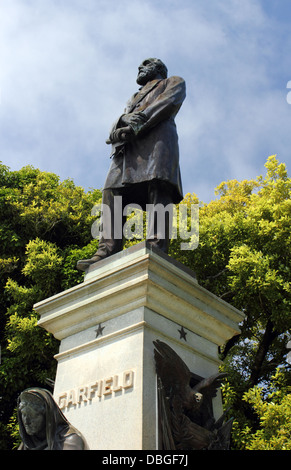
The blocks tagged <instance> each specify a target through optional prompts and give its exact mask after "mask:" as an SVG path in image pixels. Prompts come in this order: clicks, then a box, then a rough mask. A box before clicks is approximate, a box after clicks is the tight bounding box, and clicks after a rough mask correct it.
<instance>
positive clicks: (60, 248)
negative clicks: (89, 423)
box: [0, 156, 291, 450]
mask: <svg viewBox="0 0 291 470" xmlns="http://www.w3.org/2000/svg"><path fill="white" fill-rule="evenodd" d="M266 170H267V172H266V175H265V177H262V176H260V177H258V178H257V179H256V180H251V181H246V180H245V181H237V180H232V181H228V182H223V183H221V185H219V187H218V188H217V190H216V195H217V197H216V199H215V200H213V201H211V202H210V203H209V204H203V203H200V214H199V217H200V226H199V245H198V248H197V249H196V250H193V251H182V250H181V249H180V243H181V241H182V240H180V239H177V240H172V242H171V245H170V252H169V254H170V255H171V256H173V257H175V258H176V259H178V260H179V261H181V262H182V263H184V264H185V265H187V266H189V267H190V268H192V269H193V270H194V271H195V272H196V274H197V278H198V281H199V283H200V284H201V285H203V286H204V287H205V288H207V289H209V290H210V291H211V292H213V293H214V294H216V295H217V296H219V297H221V298H222V299H224V300H225V301H227V302H229V303H231V304H232V305H234V306H235V307H237V308H238V309H240V310H242V311H243V312H244V313H245V320H244V322H243V323H242V324H241V325H240V328H241V334H240V335H238V336H236V337H234V338H232V339H231V340H230V341H229V342H228V343H227V344H225V345H222V347H221V350H220V355H221V359H222V361H223V364H222V369H223V370H225V371H226V372H227V373H228V377H227V381H225V383H224V385H223V396H224V404H225V408H226V409H227V408H228V407H229V408H230V410H229V415H230V416H233V417H234V418H235V420H234V426H233V434H232V446H233V448H235V449H250V450H251V449H258V448H270V449H279V448H280V449H289V447H288V446H289V444H290V428H289V427H288V425H287V423H284V422H283V418H282V416H283V415H285V416H287V417H288V416H290V385H291V379H290V366H289V365H288V363H287V361H286V354H287V350H286V345H287V342H288V340H290V337H291V335H290V333H291V331H290V330H291V315H290V244H291V234H290V221H291V201H290V188H291V180H290V178H289V177H288V175H287V170H286V166H285V165H284V164H282V163H281V164H280V163H279V162H278V160H277V158H276V157H275V156H272V157H269V159H268V160H267V163H266ZM100 199H101V192H100V191H98V190H96V191H89V192H88V193H87V194H86V193H85V192H84V190H83V189H82V188H79V187H76V186H75V185H74V184H73V182H72V181H70V180H66V181H64V182H60V181H59V178H58V177H57V176H56V175H54V174H52V173H45V172H41V171H39V170H36V169H34V168H31V167H25V168H23V169H22V170H20V171H18V172H11V171H10V170H9V169H8V168H7V167H5V166H3V165H2V166H1V167H0V209H1V211H0V241H1V243H0V289H1V293H2V295H1V297H0V326H1V330H0V341H1V346H2V363H1V368H0V376H1V382H0V396H1V401H0V420H1V425H0V448H1V449H5V448H11V446H12V441H11V438H10V435H11V436H16V435H17V433H16V431H15V426H16V424H15V415H13V408H14V406H15V403H16V397H17V395H18V394H19V392H20V391H21V390H22V389H23V388H25V387H26V386H30V385H34V386H37V385H40V386H43V385H44V383H45V380H46V378H54V373H55V361H54V359H53V355H54V354H55V352H56V351H57V346H58V345H57V341H56V340H55V339H54V338H52V336H51V335H49V334H48V333H47V332H45V331H44V330H42V329H40V328H38V327H36V322H37V315H36V314H35V312H34V311H33V309H32V306H33V304H34V303H35V302H37V301H38V300H41V299H43V298H46V297H48V296H50V295H53V294H54V293H57V292H60V291H62V290H64V289H67V288H69V287H71V286H73V285H75V284H77V283H79V282H82V280H83V276H82V274H80V273H79V272H77V271H76V269H75V265H76V262H77V260H78V259H81V258H87V257H88V256H91V255H92V254H93V253H94V251H96V247H97V242H96V240H92V238H91V234H90V227H91V224H92V217H91V216H90V213H91V209H92V207H93V205H94V203H95V202H98V201H100ZM197 202H198V199H197V196H195V195H190V194H188V195H186V196H185V199H184V201H183V203H185V204H188V205H189V208H190V206H191V204H193V203H197ZM139 241H140V240H131V241H128V242H127V244H126V247H128V246H130V245H131V244H132V243H137V242H139Z"/></svg>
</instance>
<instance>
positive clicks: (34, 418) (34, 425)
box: [21, 405, 45, 436]
mask: <svg viewBox="0 0 291 470" xmlns="http://www.w3.org/2000/svg"><path fill="white" fill-rule="evenodd" d="M21 417H22V422H23V425H24V427H25V431H26V432H27V434H28V435H29V436H40V435H42V434H43V431H44V428H45V417H44V413H41V412H40V411H39V410H37V409H36V408H34V407H32V406H29V405H26V406H25V407H23V408H22V410H21Z"/></svg>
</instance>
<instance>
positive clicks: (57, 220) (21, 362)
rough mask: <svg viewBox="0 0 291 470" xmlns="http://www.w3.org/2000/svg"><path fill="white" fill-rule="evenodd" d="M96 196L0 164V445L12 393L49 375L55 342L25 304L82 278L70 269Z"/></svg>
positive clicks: (5, 440) (85, 241)
mask: <svg viewBox="0 0 291 470" xmlns="http://www.w3.org/2000/svg"><path fill="white" fill-rule="evenodd" d="M100 198H101V192H100V191H98V190H95V191H89V192H88V193H87V194H86V193H85V192H84V190H83V188H81V187H77V186H75V185H74V183H73V182H72V181H71V180H65V181H63V182H60V180H59V178H58V177H57V176H56V175H55V174H53V173H47V172H41V171H40V170H37V169H34V168H32V167H24V168H22V169H21V170H20V171H14V172H13V171H10V170H9V168H7V167H6V166H4V165H1V166H0V289H1V298H0V326H1V330H0V342H1V353H2V354H1V366H0V397H1V399H0V421H1V425H0V448H1V449H7V448H11V446H12V441H11V437H10V432H8V429H10V430H11V434H12V435H15V425H14V424H13V423H14V421H15V418H14V417H13V410H14V407H15V405H16V399H17V396H18V394H19V392H21V391H22V390H23V389H24V388H26V387H28V386H37V385H38V386H45V384H46V380H47V379H54V375H55V361H54V359H53V356H54V354H55V353H56V352H57V350H58V342H57V341H56V340H55V339H54V338H53V337H52V336H51V335H50V334H49V333H47V332H45V331H44V330H42V329H41V328H39V327H37V320H38V317H37V314H36V313H35V312H34V311H33V304H34V303H35V302H38V301H39V300H42V299H44V298H46V297H49V296H51V295H54V294H56V293H58V292H60V291H62V290H64V289H66V288H68V287H71V286H73V285H75V284H77V283H79V282H82V280H83V276H82V274H81V273H79V272H78V271H77V270H76V269H75V266H76V262H77V260H78V259H80V258H82V257H84V256H87V254H88V253H89V252H91V251H92V249H93V250H94V249H95V248H96V241H95V240H92V238H91V235H90V228H91V224H92V220H93V219H92V217H91V215H90V214H91V209H92V207H93V205H94V204H95V202H97V201H99V200H100ZM9 423H10V424H9Z"/></svg>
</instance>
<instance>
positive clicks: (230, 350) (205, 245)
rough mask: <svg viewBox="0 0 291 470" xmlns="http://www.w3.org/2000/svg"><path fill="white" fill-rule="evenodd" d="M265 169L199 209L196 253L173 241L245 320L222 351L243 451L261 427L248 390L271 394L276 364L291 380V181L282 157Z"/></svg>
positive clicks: (225, 187)
mask: <svg viewBox="0 0 291 470" xmlns="http://www.w3.org/2000/svg"><path fill="white" fill-rule="evenodd" d="M266 169H267V174H266V176H265V177H262V176H260V177H258V178H257V179H256V180H251V181H241V182H239V181H237V180H231V181H228V182H223V183H221V185H220V186H219V187H218V188H217V191H216V194H217V196H218V197H217V199H215V200H213V201H211V202H210V203H209V204H201V207H200V226H199V237H200V241H199V246H198V248H197V250H195V251H193V252H192V253H189V252H188V253H187V256H185V255H183V254H181V253H179V250H178V245H177V242H179V241H177V242H176V243H174V244H172V254H173V255H174V256H176V257H177V258H178V259H180V260H181V261H183V262H184V263H185V264H187V265H188V266H190V267H191V268H192V269H193V270H194V271H196V273H197V277H198V281H199V283H200V284H201V285H203V286H204V287H206V288H207V289H209V290H210V291H212V292H213V293H215V294H216V295H218V296H219V297H221V298H222V299H224V300H226V301H227V302H229V303H230V304H232V305H234V306H235V307H237V308H238V309H240V310H242V311H243V312H244V313H245V315H246V317H245V321H244V322H243V323H242V325H241V334H240V335H238V336H236V337H234V338H232V339H231V340H230V341H229V342H228V343H227V344H226V345H224V346H223V347H222V348H221V358H222V359H223V361H224V365H223V367H222V368H223V369H224V370H225V371H227V372H228V382H227V384H226V385H225V388H224V395H225V402H226V405H228V406H231V410H230V413H231V414H232V415H233V416H234V417H235V418H236V420H235V425H234V429H235V433H234V439H233V446H234V448H244V447H243V446H244V444H243V443H242V440H241V439H240V432H242V433H243V432H244V430H245V429H246V426H248V427H249V429H251V430H252V432H256V431H257V430H258V429H260V420H259V418H258V414H257V413H256V412H255V410H254V408H253V407H252V406H251V405H252V402H251V400H250V397H251V395H246V394H247V392H248V391H249V390H252V389H253V387H255V386H259V387H261V390H262V393H263V394H268V391H269V389H270V386H271V385H270V384H271V377H272V376H273V375H274V374H275V371H276V369H277V367H280V370H281V374H283V375H284V376H286V380H288V382H289V385H290V383H291V378H290V366H288V364H287V362H286V353H287V350H286V346H287V342H288V340H289V339H290V333H291V315H290V311H291V309H290V306H291V298H290V279H291V275H290V274H291V273H290V254H291V250H290V247H291V231H290V227H291V223H290V222H291V199H290V189H291V180H290V178H288V175H287V170H286V166H285V165H284V164H283V163H281V164H280V163H279V162H278V160H277V158H276V156H271V157H269V158H268V160H267V162H266ZM188 199H191V197H190V196H188ZM195 200H196V199H195V197H193V201H194V202H195ZM247 396H248V397H249V399H248V400H243V397H247ZM286 400H287V401H288V400H289V398H288V399H286ZM288 403H290V401H289V402H288ZM286 406H287V405H286Z"/></svg>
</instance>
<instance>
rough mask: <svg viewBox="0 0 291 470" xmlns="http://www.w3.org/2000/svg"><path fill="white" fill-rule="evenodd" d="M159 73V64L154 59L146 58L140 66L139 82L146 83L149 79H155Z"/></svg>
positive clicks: (140, 83)
mask: <svg viewBox="0 0 291 470" xmlns="http://www.w3.org/2000/svg"><path fill="white" fill-rule="evenodd" d="M157 75H158V71H157V65H156V64H155V62H154V61H152V60H150V59H146V60H144V61H143V62H142V64H141V65H140V66H139V68H138V75H137V79H136V81H137V83H138V84H139V85H145V84H146V83H147V82H148V81H150V80H154V79H155V78H156V76H157Z"/></svg>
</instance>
